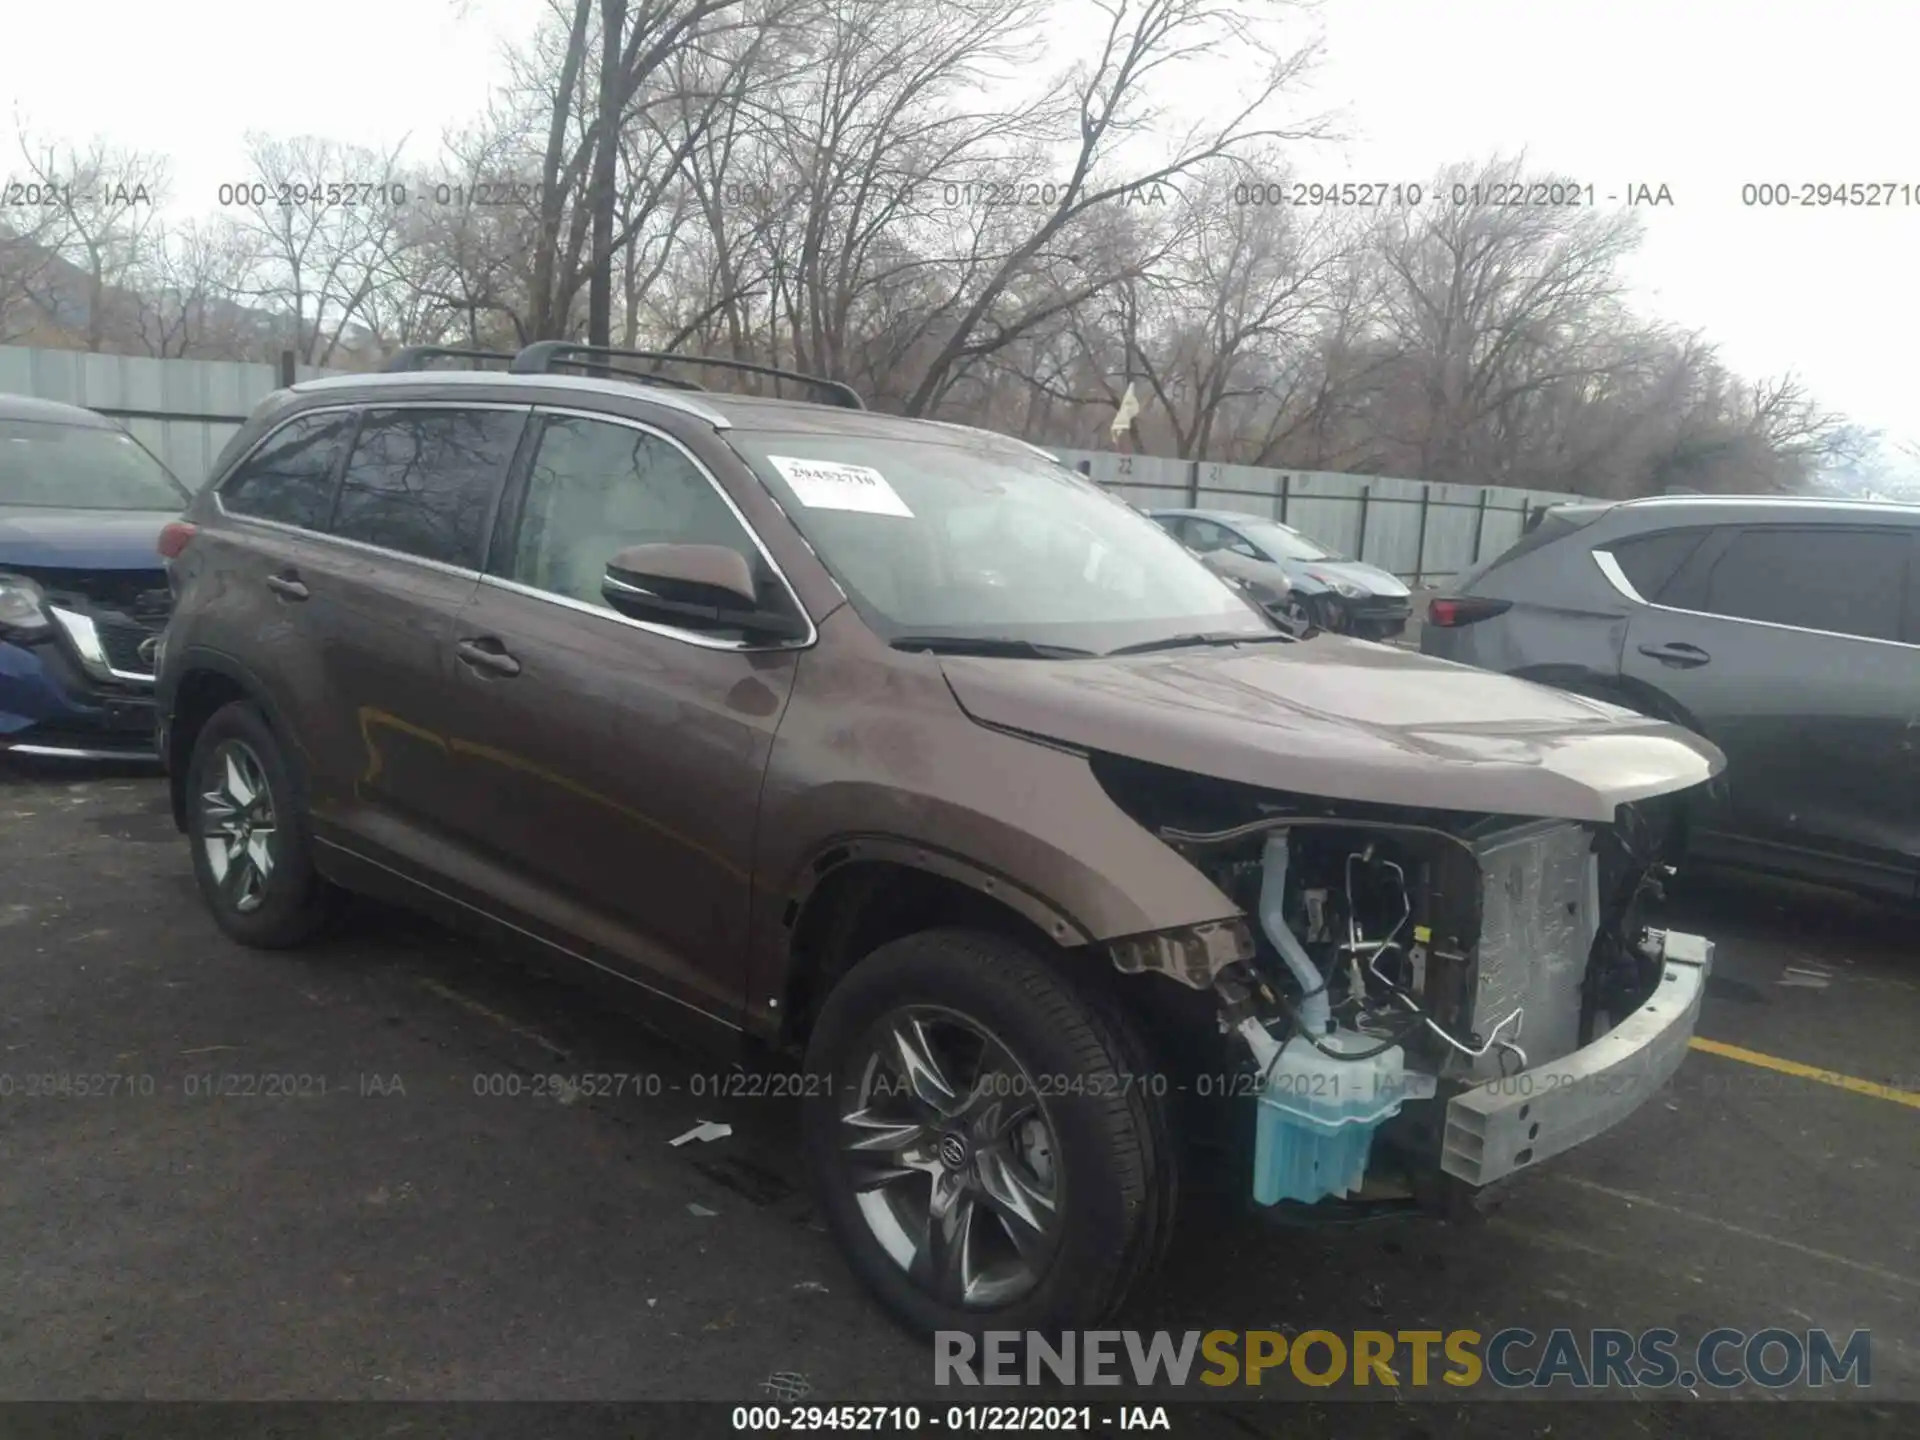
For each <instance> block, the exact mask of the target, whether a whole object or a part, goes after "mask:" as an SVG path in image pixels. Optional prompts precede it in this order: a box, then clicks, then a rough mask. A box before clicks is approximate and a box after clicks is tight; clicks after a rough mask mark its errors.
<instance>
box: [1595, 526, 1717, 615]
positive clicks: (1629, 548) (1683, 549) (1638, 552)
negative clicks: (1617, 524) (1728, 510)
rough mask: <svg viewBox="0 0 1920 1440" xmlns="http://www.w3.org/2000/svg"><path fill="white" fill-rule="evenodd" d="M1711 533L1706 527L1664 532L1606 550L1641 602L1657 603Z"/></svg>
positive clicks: (1640, 536)
mask: <svg viewBox="0 0 1920 1440" xmlns="http://www.w3.org/2000/svg"><path fill="white" fill-rule="evenodd" d="M1711 533H1713V532H1712V531H1711V530H1709V529H1707V528H1705V527H1700V528H1697V529H1692V530H1663V531H1661V532H1660V533H1659V534H1658V535H1636V536H1635V537H1634V538H1633V539H1631V540H1622V541H1620V542H1618V543H1617V544H1614V545H1610V546H1607V547H1606V548H1607V550H1608V551H1609V553H1611V554H1612V556H1613V558H1614V563H1616V564H1617V565H1619V567H1620V573H1621V574H1623V575H1625V576H1626V577H1627V583H1628V584H1629V585H1631V586H1633V588H1634V592H1635V593H1636V594H1638V595H1639V597H1640V598H1641V599H1642V600H1658V599H1659V598H1660V592H1661V591H1662V590H1664V589H1665V588H1666V585H1667V582H1668V581H1669V580H1671V579H1672V578H1673V577H1674V574H1675V572H1677V571H1678V570H1679V569H1680V567H1681V566H1682V565H1684V564H1686V563H1687V557H1688V556H1690V555H1692V554H1693V552H1694V551H1695V550H1696V549H1698V548H1699V546H1700V542H1701V541H1702V540H1704V539H1706V538H1707V536H1708V535H1710V534H1711Z"/></svg>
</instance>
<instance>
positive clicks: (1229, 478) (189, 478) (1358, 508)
mask: <svg viewBox="0 0 1920 1440" xmlns="http://www.w3.org/2000/svg"><path fill="white" fill-rule="evenodd" d="M333 373H336V372H333V371H329V370H321V369H316V368H314V367H311V366H300V367H297V369H296V370H295V375H296V377H297V378H299V379H302V380H306V379H311V378H313V377H315V376H318V375H327V374H333ZM279 384H280V371H279V368H278V367H277V366H273V365H249V364H241V363H237V362H229V361H223V360H154V359H148V358H145V357H142V356H135V355H91V354H87V353H85V352H83V351H77V350H39V349H28V348H23V347H20V346H0V393H12V394H19V395H34V396H38V397H39V398H40V399H43V400H62V401H65V402H66V403H67V404H69V405H84V406H86V407H87V408H88V409H90V410H98V411H100V412H101V413H103V414H106V415H111V416H113V417H114V418H115V419H117V420H119V421H120V422H121V423H122V424H124V425H125V426H126V427H127V429H129V430H130V431H132V432H133V433H134V434H135V435H137V436H138V437H139V438H140V440H141V441H142V442H143V443H144V444H145V445H146V446H147V447H148V448H149V449H151V450H152V451H153V452H154V453H155V454H156V455H158V456H159V457H160V458H161V459H162V460H164V461H165V462H166V463H167V467H168V468H169V469H171V470H172V471H173V473H174V474H176V475H178V476H179V477H180V478H181V479H182V480H183V481H185V482H186V483H187V484H188V485H190V486H193V487H195V488H198V487H199V486H200V485H202V484H203V483H205V481H206V478H207V472H208V471H209V470H210V469H211V468H212V466H213V462H214V459H215V457H217V456H218V455H219V453H220V448H221V446H223V445H225V444H226V442H227V439H228V437H229V436H231V435H232V434H233V432H234V431H235V430H237V429H239V428H240V425H241V422H242V421H244V420H245V419H246V417H247V415H248V413H249V412H250V411H251V410H252V409H253V407H254V406H255V405H256V404H258V403H259V402H260V401H261V400H262V399H264V398H265V397H266V396H267V395H268V394H270V393H271V392H272V391H273V390H274V388H275V387H276V386H278V385H279ZM1053 453H1054V454H1056V455H1058V456H1059V457H1060V458H1061V459H1062V460H1064V461H1065V462H1066V463H1067V464H1069V465H1072V466H1074V467H1075V468H1079V469H1084V470H1085V471H1086V473H1087V474H1089V475H1090V476H1092V477H1093V478H1094V479H1095V480H1098V481H1099V482H1100V483H1102V484H1104V485H1107V486H1109V487H1110V488H1112V489H1113V490H1114V491H1116V492H1117V493H1118V494H1120V495H1122V496H1124V497H1125V498H1127V499H1128V500H1131V501H1132V502H1133V503H1135V504H1136V505H1140V506H1143V507H1146V508H1149V509H1152V508H1156V507H1157V508H1168V509H1174V508H1195V509H1212V510H1236V511H1241V512H1245V513H1250V514H1255V515H1266V516H1270V517H1272V518H1273V519H1276V520H1280V521H1283V522H1285V523H1286V524H1288V525H1292V526H1294V527H1295V528H1296V529H1299V530H1303V531H1305V532H1306V533H1307V534H1309V535H1311V536H1313V537H1314V538H1315V539H1316V540H1319V541H1320V542H1321V543H1322V544H1324V545H1327V546H1329V547H1331V548H1333V549H1335V550H1338V551H1340V552H1341V553H1342V554H1346V555H1353V556H1357V557H1358V558H1360V559H1363V560H1366V561H1368V562H1370V563H1372V564H1374V565H1378V566H1380V567H1381V568H1382V569H1383V570H1391V571H1393V572H1394V573H1395V574H1397V575H1399V576H1400V577H1401V578H1402V579H1403V580H1405V581H1407V582H1408V583H1409V584H1412V585H1414V586H1415V587H1418V586H1421V585H1424V584H1429V583H1432V582H1434V581H1436V580H1443V579H1445V578H1446V577H1448V576H1450V575H1453V574H1456V573H1458V572H1459V571H1461V570H1463V569H1465V568H1466V567H1467V566H1469V565H1471V564H1473V563H1474V562H1475V561H1476V560H1479V559H1482V558H1485V557H1489V556H1492V555H1497V554H1498V553H1499V552H1500V551H1501V550H1503V549H1505V548H1506V547H1507V546H1508V545H1511V544H1512V543H1513V542H1514V541H1515V540H1517V539H1518V538H1519V536H1520V533H1521V527H1522V525H1523V524H1524V523H1525V521H1526V516H1527V512H1528V511H1529V510H1530V509H1532V508H1533V507H1534V506H1536V505H1551V504H1558V503H1560V502H1561V501H1565V500H1572V499H1577V498H1578V497H1577V496H1573V495H1566V494H1561V493H1558V492H1555V491H1547V490H1506V489H1501V488H1499V487H1496V486H1487V485H1440V484H1428V483H1425V482H1423V481H1419V480H1397V479H1393V478H1391V477H1388V476H1379V475H1342V474H1336V473H1333V472H1330V471H1316V470H1268V469H1262V468H1258V467H1255V466H1252V465H1218V464H1213V463H1209V462H1203V461H1191V460H1175V459H1169V458H1166V457H1162V456H1152V455H1120V454H1116V453H1114V452H1112V451H1096V450H1059V449H1056V450H1054V451H1053Z"/></svg>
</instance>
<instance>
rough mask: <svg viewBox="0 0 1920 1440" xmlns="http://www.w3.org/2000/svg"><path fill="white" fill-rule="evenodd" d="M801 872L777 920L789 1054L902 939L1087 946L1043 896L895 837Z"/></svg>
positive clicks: (1059, 952)
mask: <svg viewBox="0 0 1920 1440" xmlns="http://www.w3.org/2000/svg"><path fill="white" fill-rule="evenodd" d="M802 873H803V877H804V878H803V879H802V880H801V882H800V883H799V884H798V885H796V886H795V887H794V889H793V890H792V892H791V893H790V894H789V896H788V899H787V903H786V906H785V908H784V910H783V911H782V914H781V921H782V924H783V925H784V926H785V929H786V935H785V946H784V948H785V953H786V960H787V965H786V972H785V975H784V977H783V983H782V985H781V987H780V989H781V1007H782V1019H781V1022H780V1042H781V1044H782V1045H783V1046H785V1045H802V1044H804V1043H805V1040H806V1036H807V1033H808V1031H809V1029H810V1028H811V1025H812V1022H813V1017H814V1016H815V1015H816V1014H817V1013H818V1010H819V1006H820V1002H821V1001H822V1000H823V999H824V998H825V997H826V995H827V993H828V992H829V991H831V990H832V988H833V986H834V985H835V984H836V983H837V982H838V981H839V979H840V977H841V976H843V975H844V974H846V972H847V971H848V970H850V969H852V967H853V966H854V965H855V964H856V963H858V962H859V961H860V960H861V959H862V958H864V957H865V956H867V955H870V954H871V953H873V951H874V950H876V949H878V948H879V947H880V946H881V945H884V944H886V943H887V942H888V941H890V940H895V939H898V938H900V937H901V936H903V935H908V934H912V933H914V932H916V931H921V930H931V929H937V928H941V927H945V926H963V927H966V928H972V929H981V930H987V931H991V932H993V933H996V934H1001V935H1006V936H1008V937H1010V938H1013V939H1017V940H1020V941H1022V942H1024V943H1025V944H1027V945H1029V946H1030V947H1031V948H1033V949H1034V951H1035V952H1036V953H1038V954H1040V955H1042V956H1043V957H1065V956H1068V955H1072V954H1074V953H1076V952H1081V953H1085V952H1086V951H1087V949H1088V947H1089V946H1090V945H1091V938H1092V937H1091V936H1090V935H1089V934H1088V932H1087V930H1086V929H1085V927H1083V926H1082V925H1081V924H1080V922H1079V921H1077V920H1075V919H1074V917H1073V916H1071V915H1069V914H1068V913H1067V912H1065V911H1064V910H1062V909H1061V908H1060V907H1058V906H1056V905H1055V904H1054V903H1053V902H1051V901H1049V900H1047V899H1046V898H1045V897H1043V896H1040V895H1038V894H1035V893H1034V892H1033V891H1031V890H1029V889H1027V888H1026V887H1025V886H1023V885H1020V884H1018V883H1017V882H1015V881H1012V880H1010V879H1008V878H1007V877H1006V876H1004V875H1001V874H999V873H997V872H996V871H994V870H992V869H991V868H990V867H988V866H985V865H982V864H980V863H978V862H976V861H974V860H971V859H969V858H967V857H965V856H962V855H956V854H954V853H952V852H950V851H945V850H940V849H937V848H935V847H931V846H928V845H924V844H920V843H917V842H914V841H910V840H904V839H899V838H897V837H894V836H888V835H859V836H848V837H843V838H841V839H838V840H835V841H832V842H830V843H828V844H826V845H823V846H821V847H820V849H819V850H818V851H817V852H816V854H815V855H814V857H813V859H812V860H811V861H810V862H809V863H808V864H807V866H806V867H805V869H804V871H803V872H802ZM1090 968H1091V967H1090Z"/></svg>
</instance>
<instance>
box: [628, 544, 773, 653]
mask: <svg viewBox="0 0 1920 1440" xmlns="http://www.w3.org/2000/svg"><path fill="white" fill-rule="evenodd" d="M600 594H601V595H602V597H604V598H605V600H606V602H607V604H609V605H611V606H612V607H613V608H614V609H615V610H617V611H619V612H620V613H621V614H622V615H625V616H628V617H629V618H631V619H634V620H651V621H653V622H655V623H656V624H660V625H677V626H679V627H681V628H682V629H686V630H742V631H745V632H747V633H749V634H751V635H754V636H762V637H768V638H772V639H776V640H798V639H800V638H802V637H803V636H805V635H806V633H807V623H806V621H805V619H803V618H802V617H801V616H798V615H795V614H792V613H790V612H788V611H785V610H763V609H761V608H760V606H759V588H758V587H757V586H756V585H755V584H754V579H753V570H752V568H751V567H750V566H748V564H747V561H746V557H745V556H743V555H741V553H740V552H739V551H738V550H733V549H730V548H729V547H727V546H725V545H630V546H628V547H627V548H626V549H624V550H621V551H619V552H618V553H617V554H615V555H614V557H613V558H612V559H611V560H609V561H608V562H607V570H606V574H605V575H604V576H603V577H602V578H601V581H600Z"/></svg>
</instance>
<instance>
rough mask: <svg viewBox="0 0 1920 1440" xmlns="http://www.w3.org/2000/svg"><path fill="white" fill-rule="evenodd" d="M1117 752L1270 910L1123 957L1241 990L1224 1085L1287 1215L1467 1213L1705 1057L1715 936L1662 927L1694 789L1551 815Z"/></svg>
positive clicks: (1223, 880)
mask: <svg viewBox="0 0 1920 1440" xmlns="http://www.w3.org/2000/svg"><path fill="white" fill-rule="evenodd" d="M1092 761H1093V768H1094V770H1095V774H1096V776H1097V777H1098V779H1099V780H1100V783H1101V785H1102V788H1104V789H1105V790H1106V791H1107V793H1108V795H1109V796H1111V797H1112V798H1113V799H1114V800H1115V802H1116V803H1117V804H1119V805H1120V806H1121V808H1122V809H1124V810H1126V811H1127V812H1128V813H1129V814H1130V815H1131V816H1132V817H1133V818H1134V819H1135V820H1136V821H1138V822H1139V823H1141V824H1142V825H1143V826H1145V827H1146V828H1148V829H1149V830H1151V831H1152V832H1153V833H1154V834H1156V835H1157V836H1158V837H1159V838H1160V839H1161V840H1162V841H1164V842H1165V843H1166V844H1167V845H1168V846H1170V847H1171V848H1172V849H1173V850H1175V851H1176V852H1177V853H1178V854H1180V855H1181V856H1182V857H1183V858H1185V859H1186V860H1187V861H1188V862H1189V863H1190V864H1192V865H1193V866H1195V867H1196V868H1197V869H1198V870H1199V871H1200V872H1201V873H1202V874H1204V875H1205V876H1207V878H1208V879H1210V880H1211V881H1213V883H1214V884H1216V885H1217V886H1218V887H1219V888H1220V890H1221V891H1222V892H1223V893H1224V894H1225V895H1227V896H1228V897H1229V898H1231V899H1232V900H1233V901H1234V902H1235V903H1236V905H1238V906H1239V907H1240V908H1241V910H1242V911H1243V912H1244V914H1245V917H1246V919H1245V921H1244V923H1242V924H1239V925H1226V926H1221V927H1216V928H1214V929H1212V930H1211V931H1210V933H1209V934H1207V935H1205V936H1199V935H1179V936H1173V935H1160V936H1146V937H1134V938H1130V939H1126V940H1122V941H1119V942H1116V943H1113V944H1111V945H1110V946H1109V954H1110V957H1111V959H1112V961H1113V963H1114V964H1115V966H1116V967H1117V968H1118V969H1120V970H1121V971H1123V972H1159V973H1161V974H1164V975H1167V976H1170V977H1171V978H1174V979H1176V980H1179V981H1181V982H1182V983H1183V984H1185V985H1187V986H1189V987H1191V988H1194V989H1200V988H1203V987H1204V988H1205V989H1207V990H1209V991H1210V992H1211V994H1212V995H1213V997H1214V998H1215V1000H1216V1002H1217V1010H1218V1018H1217V1028H1218V1031H1219V1036H1220V1043H1221V1045H1222V1047H1223V1050H1224V1055H1225V1058H1226V1059H1227V1060H1228V1062H1229V1063H1228V1065H1227V1066H1226V1067H1225V1068H1224V1071H1223V1075H1222V1076H1219V1077H1213V1076H1210V1077H1208V1078H1207V1079H1206V1081H1205V1082H1204V1084H1203V1088H1208V1089H1211V1090H1213V1091H1214V1092H1215V1093H1216V1094H1220V1095H1225V1096H1239V1097H1253V1098H1254V1099H1255V1100H1256V1102H1257V1115H1258V1119H1257V1124H1256V1126H1255V1134H1254V1145H1253V1155H1252V1161H1251V1163H1252V1189H1253V1196H1254V1199H1255V1200H1256V1201H1257V1202H1259V1203H1260V1204H1262V1205H1269V1206H1271V1205H1286V1204H1292V1205H1299V1204H1314V1203H1317V1202H1321V1201H1336V1202H1337V1201H1345V1200H1355V1199H1380V1200H1384V1201H1386V1202H1388V1203H1393V1202H1395V1201H1402V1202H1404V1201H1406V1200H1418V1201H1419V1202H1422V1203H1424V1204H1427V1205H1429V1206H1434V1207H1438V1208H1445V1209H1448V1210H1454V1209H1458V1208H1459V1207H1460V1206H1461V1205H1462V1203H1463V1202H1464V1203H1466V1204H1472V1203H1474V1202H1475V1201H1477V1199H1478V1198H1479V1193H1480V1192H1481V1191H1482V1190H1483V1189H1484V1188H1485V1187H1490V1186H1494V1185H1496V1184H1497V1183H1498V1182H1500V1181H1503V1180H1505V1179H1506V1178H1507V1177H1509V1176H1511V1175H1513V1174H1515V1173H1516V1172H1518V1171H1521V1170H1524V1169H1526V1168H1528V1167H1530V1166H1532V1165H1534V1164H1536V1163H1538V1162H1540V1161H1542V1160H1545V1159H1547V1158H1549V1157H1551V1156H1553V1155H1556V1154H1559V1153H1562V1152H1564V1151H1566V1150H1568V1149H1570V1148H1571V1147H1573V1146H1575V1145H1578V1144H1580V1143H1582V1142H1583V1141H1586V1140H1588V1139H1591V1138H1592V1137H1594V1136H1595V1135H1597V1134H1599V1133H1601V1132H1602V1131H1604V1130H1605V1129H1607V1128H1609V1127H1610V1126H1612V1125H1613V1124H1615V1123H1617V1122H1618V1121H1619V1120H1621V1119H1622V1118H1624V1117H1625V1116H1626V1115H1627V1114H1628V1113H1630V1112H1631V1111H1632V1110H1633V1109H1635V1108H1636V1107H1637V1106H1638V1105H1639V1104H1641V1103H1642V1102H1643V1101H1644V1100H1646V1099H1647V1098H1648V1097H1649V1096H1650V1095H1652V1094H1653V1093H1654V1091H1656V1090H1657V1089H1658V1088H1659V1087H1660V1086H1661V1085H1662V1084H1663V1083H1664V1082H1665V1080H1666V1079H1667V1077H1668V1076H1670V1075H1671V1074H1672V1072H1673V1071H1674V1069H1675V1068H1676V1067H1677V1066H1678V1065H1679V1063H1680V1061H1681V1059H1682V1058H1683V1057H1684V1055H1685V1052H1686V1048H1687V1044H1688V1041H1689V1039H1690V1038H1691V1035H1692V1030H1693V1023H1694V1019H1695V1017H1696V1016H1697V1013H1698V1010H1699V1006H1700V1001H1701V997H1702V994H1703V992H1704V987H1705V979H1706V975H1707V973H1708V970H1709V968H1710V965H1711V960H1712V953H1713V947H1712V944H1711V942H1710V941H1707V940H1704V939H1702V938H1701V937H1698V936H1693V935H1683V934H1679V933H1676V932H1669V931H1663V930H1659V929H1655V928H1653V927H1651V926H1650V925H1649V923H1648V914H1649V902H1651V901H1653V900H1656V899H1658V898H1659V897H1660V895H1661V893H1662V885H1663V882H1664V881H1665V880H1666V879H1667V878H1668V877H1669V876H1671V875H1672V873H1673V868H1674V864H1675V862H1676V861H1677V859H1678V857H1679V853H1680V850H1681V848H1682V846H1683V842H1684V834H1683V829H1682V825H1683V820H1682V812H1681V810H1680V808H1679V806H1678V805H1677V804H1676V803H1675V801H1676V798H1677V797H1676V796H1674V795H1672V794H1670V793H1669V794H1656V795H1653V796H1649V797H1645V798H1640V799H1636V800H1632V801H1625V802H1621V803H1618V804H1616V805H1614V806H1613V807H1612V808H1613V814H1612V818H1611V819H1606V820H1602V819H1596V818H1593V817H1592V815H1591V814H1589V815H1588V816H1587V817H1584V818H1573V817H1539V816H1526V815H1510V814H1485V813H1475V812H1470V811H1461V810H1452V809H1413V808H1407V807H1401V806H1393V805H1386V804H1379V803H1367V802H1358V801H1341V800H1329V799H1326V798H1321V797H1317V796H1312V795H1303V794H1297V793H1288V792H1281V791H1271V790H1260V789H1255V788H1252V787H1249V786H1246V785H1242V784H1236V783H1232V782H1228V781H1224V780H1218V779H1210V778H1208V777H1205V776H1195V775H1193V774H1191V773H1185V772H1182V771H1178V770H1173V769H1169V768H1163V767H1161V766H1159V765H1155V764H1150V763H1143V762H1140V761H1137V760H1132V759H1125V758H1121V757H1117V756H1110V755H1108V756H1095V757H1092ZM1603 803H1604V802H1603V800H1600V799H1596V801H1595V803H1594V804H1593V805H1592V806H1590V807H1589V809H1590V810H1595V811H1597V810H1598V809H1600V808H1603Z"/></svg>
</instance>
